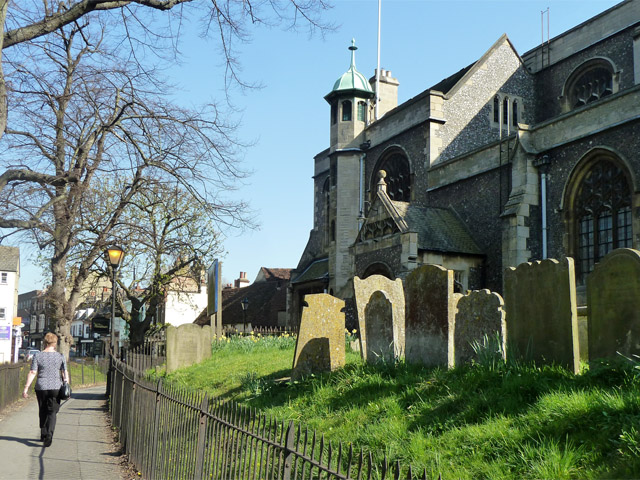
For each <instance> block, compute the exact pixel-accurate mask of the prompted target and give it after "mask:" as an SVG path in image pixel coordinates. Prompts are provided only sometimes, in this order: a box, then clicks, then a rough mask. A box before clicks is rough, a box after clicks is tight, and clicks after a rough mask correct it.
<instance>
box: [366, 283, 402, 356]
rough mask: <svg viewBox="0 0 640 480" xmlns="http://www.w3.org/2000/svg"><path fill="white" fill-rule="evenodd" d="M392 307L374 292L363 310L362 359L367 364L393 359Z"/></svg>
mask: <svg viewBox="0 0 640 480" xmlns="http://www.w3.org/2000/svg"><path fill="white" fill-rule="evenodd" d="M392 308H393V307H392V305H391V303H390V302H389V300H387V297H385V295H384V294H383V293H382V292H381V291H379V290H378V291H376V292H374V293H373V295H371V299H370V300H369V303H368V304H367V307H366V308H365V318H366V338H367V343H366V350H364V355H363V356H364V357H365V358H366V360H367V362H369V363H376V362H379V361H387V362H388V361H392V360H393V358H394V356H395V355H394V342H393V325H392V321H391V318H392V315H393V313H392Z"/></svg>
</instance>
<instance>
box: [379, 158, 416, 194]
mask: <svg viewBox="0 0 640 480" xmlns="http://www.w3.org/2000/svg"><path fill="white" fill-rule="evenodd" d="M380 170H384V171H385V172H387V176H386V177H385V182H386V183H387V195H389V198H391V200H398V201H401V202H410V201H411V170H410V167H409V160H407V157H405V156H404V154H402V153H400V152H399V151H395V152H393V153H391V154H390V155H387V156H385V157H384V158H383V159H382V161H381V162H378V164H377V165H376V168H374V170H373V175H372V177H371V191H372V192H375V186H376V184H377V183H378V172H379V171H380Z"/></svg>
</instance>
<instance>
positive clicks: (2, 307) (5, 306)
mask: <svg viewBox="0 0 640 480" xmlns="http://www.w3.org/2000/svg"><path fill="white" fill-rule="evenodd" d="M19 281H20V249H19V248H17V247H4V246H0V363H4V362H10V361H12V360H14V359H15V358H14V357H16V358H17V355H16V352H17V349H18V348H20V347H21V345H20V344H18V345H16V341H15V339H16V338H18V339H19V340H18V343H20V342H21V340H22V333H21V329H20V327H19V325H20V322H19V321H18V320H16V322H17V325H16V324H15V323H16V322H14V319H16V317H17V314H18V283H19ZM15 327H17V328H15Z"/></svg>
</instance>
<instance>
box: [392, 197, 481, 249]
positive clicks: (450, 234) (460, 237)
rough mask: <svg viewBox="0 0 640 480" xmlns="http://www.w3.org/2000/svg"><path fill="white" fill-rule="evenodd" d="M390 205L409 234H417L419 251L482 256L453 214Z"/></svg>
mask: <svg viewBox="0 0 640 480" xmlns="http://www.w3.org/2000/svg"><path fill="white" fill-rule="evenodd" d="M391 203H392V204H393V206H394V207H395V209H396V210H397V212H398V213H399V214H400V216H401V217H403V218H404V221H405V222H406V223H407V226H408V231H410V232H416V233H417V234H418V248H420V249H421V250H430V251H438V252H449V253H464V254H470V255H482V254H483V252H482V250H480V247H478V244H477V243H476V242H475V240H474V239H473V238H472V237H471V235H470V234H469V232H468V230H467V229H466V227H465V226H464V224H463V223H462V221H461V220H460V218H458V216H457V215H456V214H455V213H454V212H453V210H451V209H449V208H439V207H426V206H422V205H413V204H411V203H408V202H398V201H394V200H391Z"/></svg>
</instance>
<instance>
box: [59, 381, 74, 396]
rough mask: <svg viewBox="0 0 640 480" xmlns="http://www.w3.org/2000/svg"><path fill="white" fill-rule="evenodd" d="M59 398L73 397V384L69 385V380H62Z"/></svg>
mask: <svg viewBox="0 0 640 480" xmlns="http://www.w3.org/2000/svg"><path fill="white" fill-rule="evenodd" d="M58 398H59V399H60V400H68V399H69V398H71V385H69V382H62V386H61V387H60V391H59V392H58Z"/></svg>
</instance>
